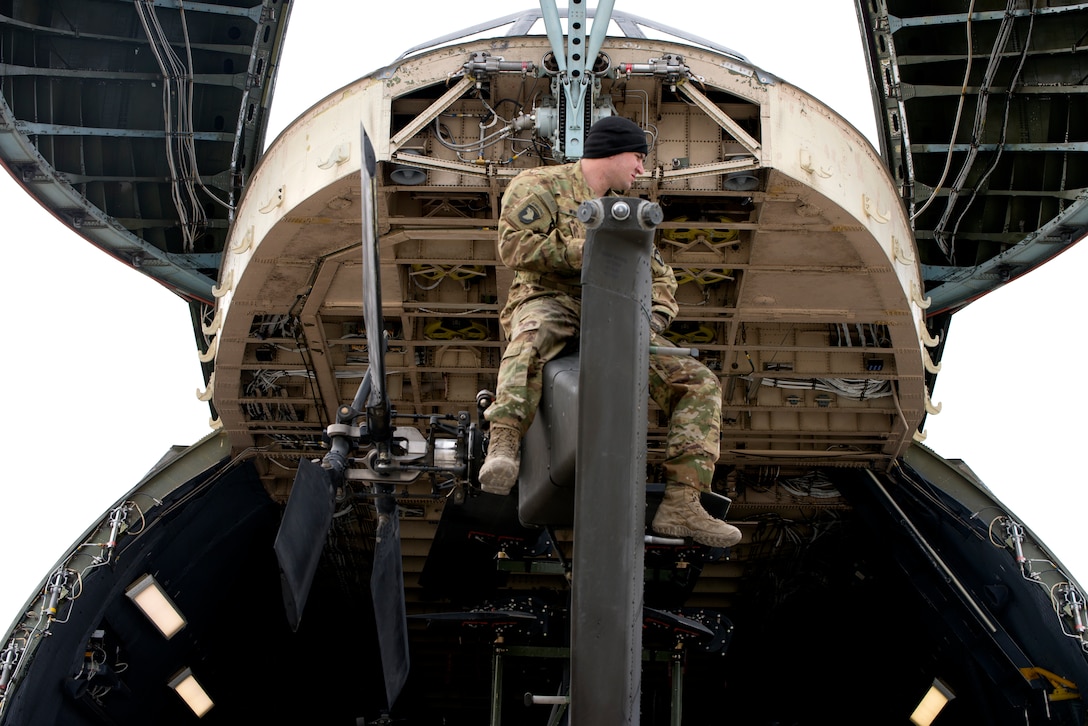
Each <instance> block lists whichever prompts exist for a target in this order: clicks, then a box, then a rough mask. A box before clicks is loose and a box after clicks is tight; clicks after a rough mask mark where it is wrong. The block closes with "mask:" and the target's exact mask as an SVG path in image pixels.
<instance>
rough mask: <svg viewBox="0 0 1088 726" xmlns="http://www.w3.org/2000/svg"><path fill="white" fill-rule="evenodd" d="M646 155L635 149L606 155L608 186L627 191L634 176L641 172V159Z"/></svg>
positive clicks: (632, 182)
mask: <svg viewBox="0 0 1088 726" xmlns="http://www.w3.org/2000/svg"><path fill="white" fill-rule="evenodd" d="M645 158H646V157H645V156H643V155H642V154H640V153H639V152H637V151H625V152H623V153H622V154H615V155H614V156H610V157H608V161H609V166H608V188H609V189H615V190H616V191H624V192H625V191H627V190H628V189H630V188H631V186H632V185H633V184H634V183H635V177H637V176H638V175H639V174H642V173H643V172H644V171H646V170H645V169H643V168H642V161H643V160H644V159H645Z"/></svg>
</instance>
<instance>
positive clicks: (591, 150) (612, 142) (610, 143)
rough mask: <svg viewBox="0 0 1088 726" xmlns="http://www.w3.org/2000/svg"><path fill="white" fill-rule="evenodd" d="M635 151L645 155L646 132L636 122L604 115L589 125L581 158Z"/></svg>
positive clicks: (596, 157) (594, 157)
mask: <svg viewBox="0 0 1088 726" xmlns="http://www.w3.org/2000/svg"><path fill="white" fill-rule="evenodd" d="M625 151H637V152H639V153H640V154H643V155H645V154H646V153H647V152H648V151H649V147H648V146H647V145H646V134H645V132H643V130H642V129H641V128H639V126H638V124H636V123H635V122H634V121H631V120H630V119H626V118H623V117H622V116H605V117H604V118H602V119H601V120H600V121H598V122H597V123H595V124H593V126H591V127H590V129H589V133H588V134H586V146H585V152H584V153H583V154H582V158H583V159H603V158H604V157H606V156H613V155H615V154H622V153H623V152H625Z"/></svg>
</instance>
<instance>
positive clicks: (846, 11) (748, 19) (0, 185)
mask: <svg viewBox="0 0 1088 726" xmlns="http://www.w3.org/2000/svg"><path fill="white" fill-rule="evenodd" d="M293 5H294V9H293V10H292V18H291V23H290V27H289V29H288V40H287V44H286V48H285V53H284V56H283V63H282V68H281V70H280V74H279V80H278V82H277V88H276V96H275V98H276V100H275V103H274V105H273V109H272V117H271V123H270V128H269V135H268V140H269V142H270V141H271V140H272V139H274V138H275V136H276V134H278V133H279V131H280V130H282V129H283V127H284V126H286V125H287V124H288V123H290V122H291V121H292V120H293V119H294V118H296V117H297V116H298V115H299V114H301V113H302V112H303V111H305V110H306V109H307V108H308V107H309V106H311V105H313V104H314V103H316V102H317V101H319V100H320V99H321V98H323V97H324V96H326V95H328V94H329V93H331V92H333V91H335V90H336V89H338V88H340V87H341V86H343V85H345V84H347V83H350V82H351V81H353V80H355V79H356V78H358V77H359V76H362V75H365V74H366V73H369V72H370V71H372V70H375V69H376V68H379V67H381V66H384V65H387V64H388V63H390V62H391V61H393V60H394V59H395V58H396V57H397V56H398V55H399V54H400V53H401V52H402V51H404V50H405V49H407V48H409V47H411V46H414V45H417V44H418V43H421V42H425V41H429V40H431V39H433V38H436V37H438V36H440V35H444V34H446V33H448V32H451V31H452V30H455V29H458V28H466V27H469V26H471V25H475V24H477V23H480V22H483V21H486V20H490V19H492V18H496V17H500V16H503V15H506V14H508V13H511V12H514V11H516V10H520V9H523V8H531V7H537V5H536V4H534V3H533V2H532V0H525V1H524V2H516V1H515V2H511V1H510V0H476V2H473V3H452V4H451V3H449V2H435V1H433V0H428V1H416V2H412V1H411V0H407V1H406V2H401V3H394V4H380V5H377V6H375V5H374V4H373V3H360V2H357V1H356V0H336V1H334V0H323V1H322V2H305V3H304V2H298V3H293ZM560 5H561V6H565V5H566V3H565V1H564V0H560ZM590 5H591V6H595V5H596V3H595V2H591V3H590ZM615 6H616V9H617V10H620V11H626V12H628V13H631V14H634V15H640V16H642V17H646V18H652V19H655V20H659V21H660V22H662V23H664V24H666V25H669V26H672V27H675V28H679V29H683V30H687V31H689V32H691V33H692V34H695V35H699V36H703V37H706V38H709V39H712V40H714V41H716V42H718V43H720V44H722V45H725V46H727V47H729V48H732V49H734V50H736V51H738V52H740V53H742V54H744V55H746V56H747V57H748V58H749V59H750V60H751V61H752V62H753V63H755V64H756V65H759V66H760V67H762V68H764V69H765V70H767V71H769V72H771V73H773V74H775V75H777V76H779V77H781V78H784V79H785V80H787V81H789V82H791V83H793V84H795V85H797V86H799V87H801V88H803V89H804V90H806V91H808V92H809V93H811V94H813V95H814V96H816V97H817V98H819V99H820V100H822V101H824V102H825V103H827V104H828V105H830V106H831V107H832V108H834V109H836V110H838V111H839V112H840V113H841V114H843V115H844V116H845V117H846V118H847V119H848V120H850V121H851V122H852V123H853V124H854V125H855V126H857V127H858V128H859V129H860V130H861V131H862V133H864V134H866V135H867V136H868V137H869V138H875V128H876V126H875V123H874V122H873V120H872V104H871V101H870V100H869V95H868V94H869V83H868V77H867V75H866V71H865V67H864V57H863V55H862V50H861V43H860V39H859V31H858V26H857V19H856V16H855V14H854V7H853V2H852V1H851V0H821V1H820V2H813V1H812V0H761V1H760V2H758V3H756V2H751V1H750V0H748V1H747V2H735V1H733V0H713V1H697V0H689V1H688V2H683V3H670V4H667V5H666V4H663V3H661V2H655V1H650V0H616V3H615ZM374 8H380V9H378V10H374ZM395 8H404V9H405V13H404V15H403V16H402V17H393V11H394V9H395ZM666 8H667V9H668V13H667V14H666V13H664V12H663V11H664V10H665V9H666ZM0 219H2V220H3V227H2V228H0V229H2V239H3V240H4V241H5V242H7V243H8V244H7V245H6V247H7V249H6V250H5V259H4V264H3V266H2V267H0V282H2V284H3V290H5V302H6V308H7V309H8V316H9V330H10V331H11V333H12V335H11V336H9V338H8V347H7V349H8V353H7V355H5V356H4V357H3V362H2V363H0V366H2V368H0V373H2V376H0V379H2V380H6V381H8V389H7V390H6V391H5V393H6V395H5V397H4V405H5V408H6V411H7V415H6V416H5V417H4V418H3V424H2V425H3V431H2V434H3V435H2V436H0V454H2V459H3V461H4V462H5V463H6V464H7V468H6V474H5V475H4V476H3V477H2V479H0V548H2V551H3V552H4V553H5V557H4V558H3V570H2V574H0V625H6V624H7V623H9V622H11V621H12V620H14V619H16V618H17V617H18V616H19V614H20V609H21V608H22V606H23V604H24V603H25V602H26V601H27V600H28V599H29V598H31V597H32V596H33V595H34V594H35V591H36V589H37V588H38V586H39V583H40V582H41V581H42V580H43V579H44V578H45V577H47V576H48V574H49V572H50V570H51V569H52V568H53V567H54V565H55V564H56V563H57V562H58V560H60V559H61V558H63V557H64V556H65V555H66V552H67V550H68V549H69V548H70V547H71V546H73V545H74V544H76V543H78V541H79V539H80V537H81V535H82V533H83V532H84V531H85V530H86V529H87V528H89V527H90V526H91V525H94V524H96V523H97V521H98V520H99V519H100V518H101V516H102V513H103V512H104V511H105V510H106V509H108V508H109V507H110V506H112V505H113V503H114V502H115V501H116V500H118V499H119V498H121V497H122V496H123V495H124V494H125V493H126V492H127V491H129V490H130V489H131V488H132V487H133V486H134V485H135V484H136V483H137V482H138V481H139V480H140V478H141V477H142V476H143V474H144V473H145V472H146V471H147V470H148V469H150V468H151V467H152V466H153V465H154V464H155V462H156V461H158V460H159V458H160V457H161V456H162V454H164V453H165V452H166V451H167V449H168V448H169V447H170V446H172V445H175V444H182V445H188V444H191V443H194V442H195V441H196V440H197V439H199V438H200V437H202V436H204V435H205V434H207V433H208V432H209V431H210V429H209V427H208V415H209V414H208V408H207V405H206V404H204V403H201V402H199V401H198V400H197V398H196V391H197V390H198V389H203V387H204V384H203V379H202V378H201V375H200V366H199V363H198V361H197V351H196V346H195V343H194V338H193V333H192V328H191V324H190V321H189V315H188V310H187V307H186V306H185V304H184V303H183V302H182V301H181V300H180V299H179V298H177V297H176V296H174V295H173V294H172V293H170V292H168V291H167V290H165V289H164V288H162V287H160V286H159V285H158V284H157V283H155V282H153V281H151V280H150V279H149V278H146V277H144V276H143V275H141V274H138V273H136V272H134V271H132V270H130V269H128V268H127V267H125V266H124V265H122V264H121V263H119V262H116V261H115V260H113V259H111V258H109V257H108V256H107V255H105V254H104V253H102V252H100V251H98V250H97V249H96V248H94V247H92V246H91V245H90V244H89V243H87V242H85V241H83V240H82V239H80V238H78V237H76V236H75V235H74V234H73V233H71V232H70V231H68V229H67V228H66V227H65V226H63V225H62V224H61V223H60V222H58V221H57V220H56V219H54V218H53V217H52V216H51V215H50V214H49V213H48V212H46V211H45V210H43V209H42V208H41V207H39V206H38V205H37V204H36V203H35V202H33V201H32V200H31V198H30V197H29V196H28V195H26V194H25V193H24V192H23V191H22V189H21V188H20V187H18V186H17V185H16V184H15V182H14V181H13V180H12V179H11V178H10V177H9V176H8V175H7V174H3V173H0ZM1086 270H1088V245H1085V244H1081V245H1077V246H1075V247H1073V248H1072V249H1071V250H1069V251H1068V252H1066V253H1065V254H1063V255H1061V256H1060V258H1058V259H1057V260H1056V261H1054V262H1052V263H1051V264H1048V265H1045V266H1044V267H1043V268H1041V269H1039V270H1037V271H1035V272H1033V273H1031V274H1030V275H1028V276H1027V277H1025V278H1022V279H1020V280H1017V281H1015V282H1014V283H1012V284H1011V285H1009V286H1007V287H1006V288H1003V289H1001V290H998V291H996V292H994V293H991V294H990V295H988V296H986V297H984V298H982V299H981V300H979V301H977V302H975V303H973V304H972V305H970V306H969V307H968V308H967V309H966V310H964V311H961V312H960V313H957V314H956V316H955V317H954V319H953V322H952V327H951V334H950V336H949V342H948V345H947V348H946V351H945V356H944V365H943V369H942V372H941V373H940V376H939V378H938V382H937V385H936V390H934V391H933V400H934V401H935V402H940V403H941V404H942V405H943V410H942V413H941V414H940V415H938V416H930V417H929V419H928V421H927V424H926V428H927V431H928V434H929V438H928V439H927V441H926V444H927V445H928V446H930V447H931V448H932V449H934V450H935V451H936V452H937V453H939V454H940V455H942V456H945V457H949V458H962V459H964V460H965V461H966V462H967V463H968V465H970V467H971V468H972V469H973V470H974V471H975V472H976V473H977V474H978V475H979V477H980V478H981V479H982V480H983V481H984V482H985V483H986V484H987V486H989V487H990V489H991V490H993V492H994V493H995V494H996V496H997V498H998V499H1000V500H1001V501H1002V502H1004V503H1005V504H1006V505H1007V506H1008V507H1009V508H1010V509H1011V511H1012V512H1013V513H1014V514H1015V515H1017V516H1018V517H1019V518H1020V519H1021V520H1022V521H1023V522H1024V523H1026V525H1027V526H1028V527H1029V528H1030V529H1031V530H1032V531H1034V532H1035V533H1037V534H1038V535H1039V536H1040V537H1041V538H1042V539H1043V540H1044V541H1045V543H1046V544H1047V546H1048V547H1049V548H1051V549H1052V551H1054V552H1055V553H1056V555H1057V556H1058V557H1059V558H1060V560H1061V561H1062V562H1063V563H1064V565H1065V566H1066V567H1067V568H1068V569H1069V570H1071V571H1072V573H1073V574H1074V576H1076V577H1078V578H1079V579H1080V581H1081V582H1083V583H1088V548H1086V547H1085V543H1084V537H1083V535H1082V534H1081V531H1080V529H1079V528H1080V526H1083V524H1084V510H1085V505H1088V481H1086V477H1085V473H1084V472H1085V470H1086V469H1085V467H1084V466H1083V464H1082V463H1081V462H1080V461H1079V454H1080V451H1079V446H1080V445H1082V442H1081V441H1080V440H1079V437H1077V438H1076V439H1075V437H1076V435H1077V434H1078V433H1081V434H1082V433H1083V432H1085V429H1086V427H1085V426H1084V424H1083V422H1082V420H1081V419H1080V417H1079V415H1080V413H1081V412H1082V411H1083V410H1084V409H1085V407H1086V405H1085V404H1086V403H1088V394H1086V393H1085V388H1084V387H1083V386H1080V385H1079V384H1077V383H1076V381H1077V378H1076V376H1072V374H1070V373H1069V372H1068V371H1066V368H1067V367H1069V366H1074V367H1077V368H1078V369H1079V364H1078V363H1077V361H1078V360H1079V359H1078V357H1077V356H1079V354H1080V353H1081V352H1083V348H1082V347H1081V346H1082V345H1083V343H1077V340H1079V339H1078V338H1077V337H1076V336H1077V335H1078V334H1077V333H1076V330H1082V331H1083V325H1084V323H1083V322H1081V323H1077V322H1075V321H1076V320H1082V319H1083V318H1084V316H1085V313H1086V312H1088V305H1086V302H1085V295H1084V292H1083V282H1082V280H1081V278H1082V277H1083V271H1086ZM1066 338H1069V341H1067V340H1066ZM1063 371H1065V373H1063ZM1058 383H1060V384H1062V385H1061V386H1058V385H1057V384H1058Z"/></svg>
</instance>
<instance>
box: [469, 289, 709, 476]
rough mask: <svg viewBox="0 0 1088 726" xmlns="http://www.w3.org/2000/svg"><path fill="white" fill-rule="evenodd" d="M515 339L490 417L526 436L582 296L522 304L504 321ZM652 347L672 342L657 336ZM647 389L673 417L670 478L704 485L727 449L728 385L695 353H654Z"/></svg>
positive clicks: (573, 328) (573, 331)
mask: <svg viewBox="0 0 1088 726" xmlns="http://www.w3.org/2000/svg"><path fill="white" fill-rule="evenodd" d="M502 323H503V326H504V328H505V329H506V333H507V337H508V338H509V340H510V343H509V344H508V345H507V347H506V351H505V352H504V354H503V357H502V363H501V364H500V366H499V377H498V382H497V386H496V391H495V401H494V402H493V403H492V404H491V406H489V407H488V409H487V411H486V412H485V414H484V415H485V417H486V418H487V420H488V421H489V422H490V423H492V424H499V425H503V426H510V427H511V428H515V429H517V430H518V431H520V432H521V434H522V435H524V434H525V432H526V431H527V430H528V429H529V425H530V424H532V422H533V418H534V417H535V416H536V411H537V407H538V406H539V404H540V394H541V390H542V388H543V377H544V364H545V363H547V362H548V361H550V360H552V359H553V358H555V357H557V356H558V355H559V354H560V353H562V352H563V350H564V349H565V348H566V347H567V345H568V344H569V343H570V342H571V341H572V339H574V338H575V337H577V335H578V329H579V325H580V323H581V301H579V300H578V299H576V298H573V297H571V296H568V295H556V296H547V297H539V298H533V299H530V300H526V301H524V302H522V303H521V304H520V305H518V306H517V308H516V309H515V310H514V311H513V312H512V314H510V315H509V316H506V315H504V318H503V320H502ZM651 343H652V344H653V345H660V346H670V345H671V343H670V342H669V341H668V340H667V339H665V338H663V337H661V336H660V335H654V336H653V338H652V341H651ZM649 384H650V385H649V388H650V390H649V395H650V398H652V399H653V400H654V402H656V403H657V405H658V406H660V407H661V409H662V410H663V411H664V412H665V414H666V415H667V416H668V417H669V432H668V437H667V440H666V446H665V475H666V483H679V484H688V485H691V486H694V487H697V488H698V489H700V490H703V491H706V490H709V489H710V482H711V479H712V478H713V475H714V463H715V462H716V461H717V460H718V455H719V453H720V451H721V443H720V438H721V415H722V389H721V384H720V383H719V382H718V377H717V376H716V375H715V374H714V373H713V372H712V371H711V370H710V369H709V368H707V367H706V366H705V365H703V364H702V363H700V362H699V361H698V360H696V359H695V358H691V357H689V356H679V355H651V356H650V371H649Z"/></svg>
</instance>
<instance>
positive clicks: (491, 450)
mask: <svg viewBox="0 0 1088 726" xmlns="http://www.w3.org/2000/svg"><path fill="white" fill-rule="evenodd" d="M520 445H521V432H520V431H518V430H517V429H515V428H513V427H510V426H503V425H501V424H492V425H491V439H490V441H489V442H488V444H487V459H485V460H484V465H483V467H482V468H481V469H480V488H481V489H483V490H484V491H485V492H487V493H488V494H503V495H506V494H509V493H510V490H511V489H513V488H514V483H515V482H517V480H518V468H519V467H520V466H521V459H520V457H519V456H518V447H519V446H520Z"/></svg>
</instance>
